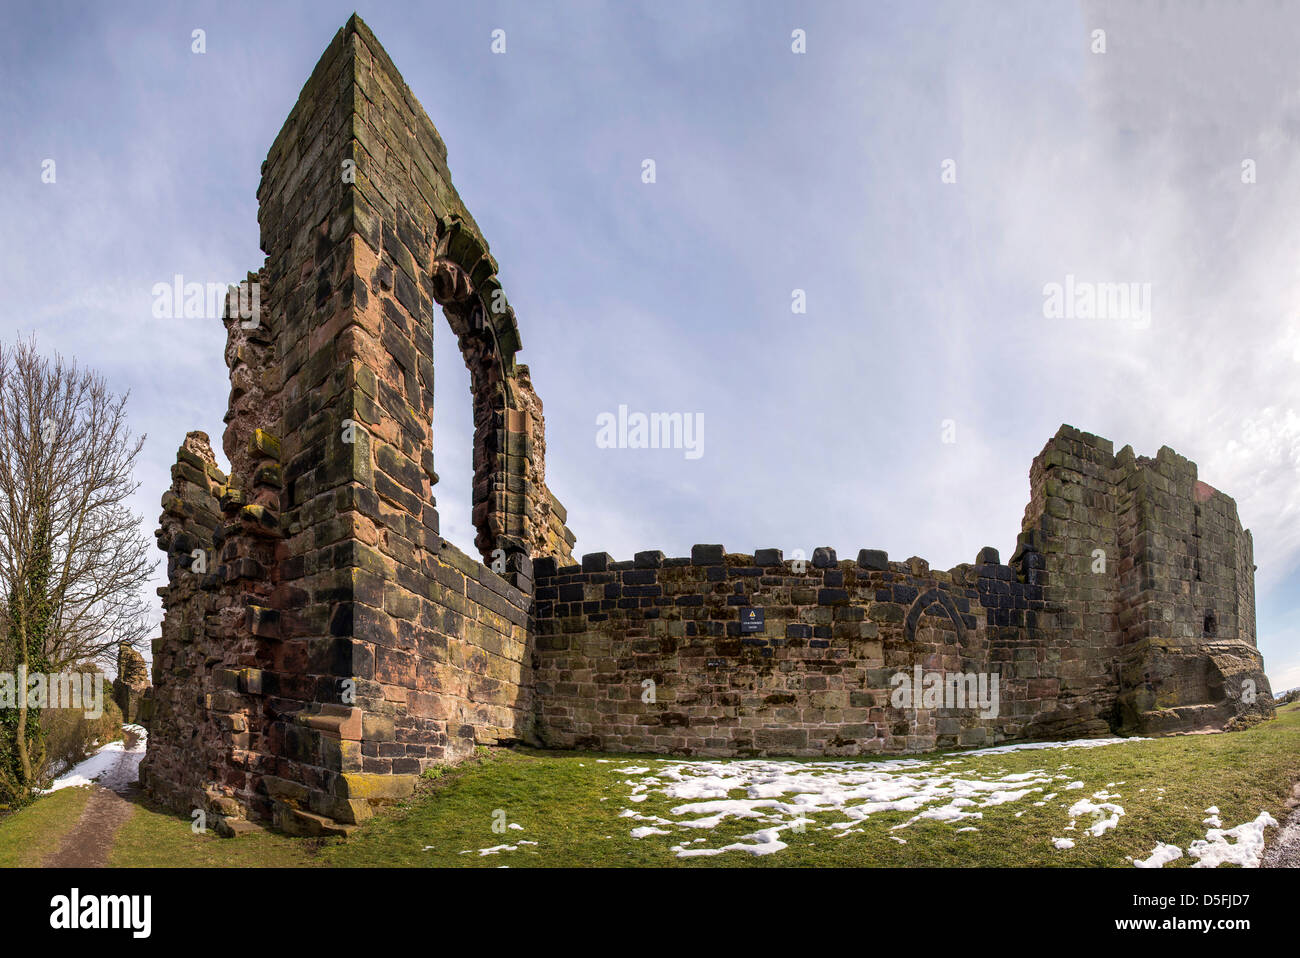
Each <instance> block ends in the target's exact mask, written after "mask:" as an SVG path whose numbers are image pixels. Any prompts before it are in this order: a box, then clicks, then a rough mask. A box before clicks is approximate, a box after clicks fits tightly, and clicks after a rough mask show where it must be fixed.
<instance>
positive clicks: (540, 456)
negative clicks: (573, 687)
mask: <svg viewBox="0 0 1300 958" xmlns="http://www.w3.org/2000/svg"><path fill="white" fill-rule="evenodd" d="M258 198H259V202H260V210H259V221H260V223H261V227H262V246H263V249H264V250H265V251H266V254H267V259H266V264H265V266H264V268H263V269H262V270H261V271H260V273H259V274H258V275H257V277H256V280H257V282H258V283H259V285H260V291H261V301H262V306H263V309H262V311H261V313H262V315H261V316H260V321H259V322H254V323H251V324H245V323H240V322H231V321H230V320H229V319H228V321H227V328H228V332H229V343H228V347H227V350H226V359H227V363H228V365H229V366H230V371H231V385H232V388H231V398H230V408H229V411H228V413H227V417H226V418H227V429H226V435H225V450H226V453H227V456H228V457H229V459H230V462H231V476H230V477H229V480H228V481H227V480H226V478H225V477H219V478H214V479H213V481H212V484H211V485H210V488H208V489H207V490H205V491H204V493H205V494H206V495H208V496H209V500H208V501H205V503H204V508H205V510H206V512H207V513H212V512H214V511H215V512H216V513H217V514H218V515H219V516H220V518H219V520H217V521H216V524H215V528H214V529H212V530H210V532H211V535H210V546H211V548H212V549H213V551H214V561H215V562H216V563H217V565H216V567H215V569H214V570H213V572H212V574H211V575H210V576H209V577H208V578H207V579H206V580H204V581H201V582H198V583H196V582H193V581H190V580H189V579H187V578H185V577H184V576H174V577H173V579H172V581H171V584H170V585H169V588H168V591H167V595H166V596H165V604H166V606H167V619H166V622H165V625H164V641H163V643H162V648H161V649H160V652H161V655H160V661H161V663H162V665H163V669H164V671H167V672H168V673H169V678H167V679H164V682H163V685H164V686H165V687H166V691H164V693H163V695H162V698H161V700H160V713H159V721H158V725H157V732H156V735H155V737H154V738H153V739H151V743H150V750H151V756H152V757H151V758H150V760H149V762H148V763H147V767H148V768H150V770H151V776H152V777H151V782H152V783H154V784H155V787H156V791H157V792H158V793H159V794H160V795H166V796H167V797H168V800H170V801H171V802H172V804H175V805H177V806H178V807H179V806H181V805H186V806H190V807H198V806H203V807H205V808H208V809H210V810H212V811H214V812H216V813H217V814H218V815H220V816H223V817H231V818H234V817H238V816H239V815H240V814H243V813H244V812H247V813H248V814H249V815H250V816H253V817H262V818H271V819H273V820H274V821H275V822H276V824H278V825H279V826H280V827H282V828H285V829H287V830H290V831H303V832H316V831H331V830H332V829H333V826H334V823H335V822H342V823H355V822H357V821H360V820H361V819H362V818H364V817H366V816H367V815H368V814H369V813H370V804H371V803H372V802H374V801H383V800H391V799H394V798H398V797H401V796H402V795H404V794H407V793H409V791H410V789H411V788H412V787H413V782H414V776H415V775H416V774H417V773H418V772H419V771H421V769H422V768H423V767H425V766H426V765H428V764H431V763H434V762H439V761H447V760H453V759H456V758H459V757H463V756H464V755H466V754H468V753H469V752H470V751H471V750H472V748H473V747H474V745H475V744H476V743H483V742H491V743H497V742H503V741H517V740H527V739H529V738H530V737H531V735H532V728H533V724H534V721H533V713H534V710H533V701H532V697H531V676H530V674H529V670H530V666H531V663H530V661H529V659H528V656H527V652H526V649H527V639H528V632H527V622H528V607H529V604H530V601H531V599H530V593H531V590H532V578H531V576H532V562H531V556H532V555H534V554H539V553H542V552H546V553H548V554H554V555H559V556H561V557H563V558H566V559H567V558H568V557H569V555H570V552H569V550H570V549H571V547H572V544H573V541H574V537H573V534H572V533H571V532H570V531H569V530H568V529H567V528H566V527H565V526H564V519H565V512H564V510H563V507H562V506H560V504H559V503H558V502H557V501H556V500H555V498H554V496H553V495H551V493H550V491H549V490H548V489H547V488H546V485H545V461H544V456H545V438H544V418H543V414H542V405H541V402H540V400H539V399H538V398H537V397H536V395H535V393H534V392H533V389H532V384H531V380H530V378H529V375H528V370H527V367H525V366H519V365H517V364H516V363H515V358H514V357H515V352H516V351H517V350H518V348H519V336H518V329H517V326H516V324H515V320H514V314H513V310H512V309H510V307H509V305H508V303H507V302H506V301H505V298H504V294H503V293H502V292H501V286H500V283H499V281H497V279H496V276H495V274H496V264H495V261H494V260H492V258H491V256H490V254H489V253H488V250H487V244H486V242H485V241H484V240H483V239H482V237H481V236H480V235H479V234H478V230H477V226H476V225H475V224H474V222H473V220H472V218H471V217H470V216H469V214H468V212H467V211H466V210H465V209H464V206H463V204H461V202H460V200H459V198H458V197H457V196H456V193H455V190H454V189H453V188H452V186H451V181H450V176H449V174H448V173H447V169H446V151H445V147H443V145H442V142H441V139H440V138H439V137H438V134H437V131H436V130H434V128H433V125H432V124H431V123H430V122H429V120H428V118H427V116H425V115H424V112H423V110H422V109H421V108H420V106H419V104H418V103H416V101H415V99H414V97H413V96H412V95H411V93H410V91H409V90H408V89H407V88H406V86H405V84H404V83H403V82H402V80H401V77H400V76H398V75H397V72H396V70H395V69H394V68H393V66H392V64H391V62H390V61H389V60H388V58H387V55H386V54H385V53H384V52H383V50H382V48H380V47H379V46H378V44H377V43H375V42H374V40H373V36H371V35H370V33H369V31H368V30H367V29H366V28H365V27H364V24H361V23H360V21H358V20H356V19H355V18H353V20H352V21H350V22H349V25H348V26H347V27H346V28H345V29H344V30H341V31H340V32H339V34H338V35H337V36H336V37H335V39H334V42H333V43H332V44H331V45H330V48H329V49H328V50H327V51H326V53H325V55H324V56H323V57H322V58H321V61H320V62H319V63H318V64H317V67H316V69H315V71H314V72H313V74H312V77H311V79H310V80H309V81H308V82H307V84H306V86H305V87H304V88H303V91H302V94H301V95H300V97H299V99H298V102H297V104H296V105H295V106H294V108H293V110H292V111H291V113H290V115H289V117H288V119H287V120H286V122H285V125H284V128H283V129H282V130H281V132H280V135H279V136H278V137H277V138H276V141H275V143H274V145H273V146H272V148H271V151H270V153H269V155H268V158H267V161H266V163H265V164H264V166H263V177H262V183H261V185H260V187H259V190H258ZM253 279H254V277H250V280H253ZM435 298H436V299H437V301H438V302H439V303H440V304H441V305H442V306H443V308H444V310H445V313H446V315H447V318H448V320H449V322H450V323H451V326H452V329H453V331H454V332H455V333H456V336H457V351H458V352H459V353H460V361H464V362H465V363H466V364H467V366H468V367H469V369H470V371H471V378H472V383H473V388H474V393H475V455H474V464H475V481H474V518H475V523H476V526H477V527H478V533H479V535H478V539H477V545H478V547H479V549H480V551H481V552H482V554H483V556H484V558H485V559H488V560H489V561H490V562H491V563H492V567H491V568H489V567H488V566H487V565H485V564H484V563H482V562H479V561H478V560H477V559H472V558H469V557H467V556H465V555H464V554H462V553H460V552H459V550H456V549H455V548H454V547H452V546H451V545H450V544H448V543H446V542H444V541H443V540H442V538H441V536H440V535H439V523H438V514H437V510H436V502H435V500H434V498H433V495H432V489H433V486H434V485H435V484H436V482H437V474H436V472H435V471H434V457H433V443H434V437H433V436H432V435H431V423H432V410H433V386H434V381H433V313H432V310H433V307H434V302H435ZM447 358H448V359H449V360H455V359H456V357H455V356H454V355H451V354H450V352H449V354H448V357H447ZM209 458H210V454H209ZM182 465H183V466H184V468H186V469H189V468H198V467H191V466H189V465H186V464H182ZM208 465H210V463H209V464H208ZM178 468H180V467H178ZM205 468H206V466H205ZM187 477H188V473H187ZM188 478H193V477H188ZM182 518H185V517H183V516H179V517H176V520H177V521H179V520H180V519H182ZM164 525H165V527H166V529H167V541H166V542H165V543H164V545H168V546H173V547H174V545H173V542H172V540H173V539H174V538H175V534H176V530H177V529H180V527H179V526H177V525H176V521H172V522H170V523H169V522H168V520H167V519H166V518H165V519H164ZM182 531H184V530H182ZM189 534H190V535H191V537H193V536H196V535H198V534H199V533H198V532H197V531H194V530H190V533H189ZM160 541H162V540H161V539H160ZM181 544H182V545H188V544H189V540H188V539H184V538H182V540H181ZM204 544H209V540H204ZM195 590H197V591H195ZM190 632H195V633H198V634H201V635H203V636H204V645H203V646H202V648H201V649H196V650H195V651H194V652H193V653H187V652H185V651H184V650H182V649H180V647H179V645H178V643H179V641H180V640H179V638H178V637H179V636H182V635H187V634H190ZM191 746H197V751H198V753H199V754H202V755H204V756H205V758H204V761H203V762H202V763H195V762H193V761H189V762H188V763H187V761H186V759H185V750H186V748H187V747H191ZM196 795H197V796H198V797H196Z"/></svg>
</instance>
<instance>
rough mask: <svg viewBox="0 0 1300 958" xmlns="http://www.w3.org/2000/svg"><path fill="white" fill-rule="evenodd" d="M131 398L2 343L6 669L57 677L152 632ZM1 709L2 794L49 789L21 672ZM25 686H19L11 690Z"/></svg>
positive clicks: (1, 657)
mask: <svg viewBox="0 0 1300 958" xmlns="http://www.w3.org/2000/svg"><path fill="white" fill-rule="evenodd" d="M126 398H127V397H126V396H125V395H122V396H117V395H114V394H113V393H111V392H110V391H109V390H108V388H107V386H106V385H105V383H104V380H103V378H102V377H101V376H99V375H98V374H97V373H94V372H93V371H91V370H86V369H80V368H78V366H77V364H76V362H75V361H72V362H66V361H64V360H63V358H62V357H60V356H58V355H57V354H56V355H55V356H54V357H53V358H52V359H47V358H45V357H43V356H41V354H40V353H38V352H37V351H36V348H35V344H34V343H33V342H30V341H28V342H19V343H17V344H16V345H15V346H13V347H12V348H6V347H4V346H3V345H0V615H2V617H0V625H3V631H2V632H0V669H3V670H5V671H8V672H9V673H10V674H11V675H12V674H13V673H14V672H17V671H18V670H19V669H21V670H23V672H25V673H27V674H33V673H37V672H41V673H47V674H49V673H57V672H59V671H61V670H63V669H65V668H67V667H68V666H69V665H71V664H73V663H76V662H87V661H91V662H93V661H107V660H109V659H110V658H111V657H113V656H114V655H116V653H117V651H118V649H119V647H120V646H122V645H124V644H125V645H130V646H137V645H140V644H142V643H143V641H144V638H145V636H146V635H147V634H148V628H149V622H148V618H147V612H148V606H147V604H146V603H145V601H144V598H143V595H142V590H143V587H144V585H145V584H146V582H147V581H148V579H149V577H150V575H151V574H152V572H153V564H152V563H151V562H150V561H149V556H150V553H151V548H150V546H151V542H150V540H149V539H148V538H146V537H145V536H144V535H143V534H142V533H141V531H140V530H141V520H140V517H139V516H136V515H134V514H133V513H132V512H131V510H130V508H129V507H128V505H127V503H128V501H129V499H130V497H131V496H132V495H133V494H134V493H135V490H136V489H137V488H138V487H139V484H138V483H136V482H135V481H134V478H133V469H134V466H135V461H136V458H137V457H138V456H139V454H140V450H141V448H142V447H143V444H144V437H143V436H141V437H139V438H138V439H133V438H132V437H131V435H130V432H129V430H128V429H127V425H126ZM14 679H15V682H14V686H16V688H15V689H14V690H15V691H16V693H17V694H16V697H15V701H14V702H12V703H3V704H0V797H5V798H8V799H9V800H10V801H17V802H22V801H25V800H26V799H27V798H29V797H30V796H31V794H32V793H33V789H35V788H36V787H38V786H39V784H40V782H41V778H42V776H43V774H44V765H45V757H46V756H45V747H44V743H43V741H42V734H41V726H40V721H39V719H40V710H39V707H38V706H36V705H34V704H33V703H31V702H29V701H28V696H27V689H26V683H25V682H22V681H21V680H18V679H17V676H14ZM11 687H13V686H11Z"/></svg>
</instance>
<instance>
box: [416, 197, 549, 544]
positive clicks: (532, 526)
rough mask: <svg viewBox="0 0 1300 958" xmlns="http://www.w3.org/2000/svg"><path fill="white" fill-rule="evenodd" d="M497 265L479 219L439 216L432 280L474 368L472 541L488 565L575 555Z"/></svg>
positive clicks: (466, 358)
mask: <svg viewBox="0 0 1300 958" xmlns="http://www.w3.org/2000/svg"><path fill="white" fill-rule="evenodd" d="M496 273H497V263H496V260H495V259H493V257H492V255H491V254H490V253H489V252H488V251H487V248H486V246H485V244H484V243H483V242H482V240H481V238H480V237H479V235H478V233H477V231H476V230H475V229H473V228H472V226H470V225H468V224H466V223H465V222H464V221H463V220H462V219H461V218H460V217H459V216H454V215H453V216H448V217H443V218H441V219H439V220H438V223H437V236H436V239H435V243H434V250H433V264H432V268H431V272H430V287H431V290H432V293H433V298H434V299H435V301H436V302H437V303H438V305H439V306H441V307H442V310H443V314H444V315H445V316H446V317H447V322H448V324H449V325H450V326H451V330H452V332H453V333H454V334H455V336H456V339H457V343H458V345H459V347H460V353H461V356H462V358H463V359H464V361H465V365H466V366H467V367H468V368H469V372H470V385H471V390H472V392H473V397H474V460H473V461H474V481H473V493H472V506H473V521H474V528H475V531H476V535H475V539H474V545H475V547H476V548H477V549H478V550H479V552H480V553H482V555H483V559H484V561H485V562H487V563H488V564H489V565H491V564H493V562H494V560H498V559H507V560H508V559H509V557H510V556H512V555H516V554H520V553H522V554H523V555H526V556H529V557H532V556H536V555H558V556H568V555H571V552H570V547H571V546H572V543H573V537H572V534H571V533H569V532H568V530H567V529H565V528H564V520H565V518H566V516H565V515H564V512H563V509H562V507H560V506H559V503H557V502H556V501H555V499H554V497H553V496H551V494H550V492H549V491H548V490H547V488H546V463H545V456H546V440H545V421H544V419H543V417H542V404H541V401H540V400H539V399H538V398H537V395H536V393H534V392H533V387H532V382H531V379H530V378H529V374H528V367H527V366H521V365H518V364H517V363H516V362H515V354H516V352H518V350H519V348H520V340H519V326H518V323H517V322H516V319H515V312H514V309H513V308H512V307H511V306H510V304H509V303H508V302H507V301H506V297H505V292H504V291H503V290H502V288H501V283H500V281H499V280H498V279H497V275H496ZM434 481H435V482H436V473H435V474H434Z"/></svg>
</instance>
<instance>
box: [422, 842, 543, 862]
mask: <svg viewBox="0 0 1300 958" xmlns="http://www.w3.org/2000/svg"><path fill="white" fill-rule="evenodd" d="M536 844H537V842H526V841H521V842H518V843H516V844H514V845H493V846H492V847H491V848H480V849H479V850H478V855H479V858H482V857H483V856H484V855H499V854H500V853H501V852H517V851H519V849H520V848H522V847H523V846H524V845H536ZM429 847H430V848H432V847H433V846H432V845H430V846H429ZM461 854H462V855H469V854H472V851H471V850H466V851H463V852H461Z"/></svg>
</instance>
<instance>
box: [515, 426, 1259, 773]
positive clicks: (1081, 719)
mask: <svg viewBox="0 0 1300 958" xmlns="http://www.w3.org/2000/svg"><path fill="white" fill-rule="evenodd" d="M1030 480H1031V500H1030V503H1029V507H1028V508H1027V510H1026V516H1025V522H1024V526H1023V529H1022V532H1021V534H1020V536H1019V539H1018V544H1017V548H1016V552H1015V554H1014V556H1013V558H1012V564H1011V565H1010V566H1004V565H999V564H997V553H996V552H995V550H992V549H985V550H982V551H981V553H980V556H979V557H978V558H977V561H976V563H975V564H974V565H965V564H963V565H959V566H957V567H956V568H954V569H952V570H950V571H948V572H939V571H931V570H930V569H929V568H928V566H927V564H926V563H925V562H924V561H923V560H921V559H918V558H912V559H908V560H907V562H905V563H897V562H893V563H889V562H887V561H886V560H885V558H884V556H883V554H882V553H879V552H871V551H865V550H864V551H863V552H862V553H861V554H860V556H859V559H858V561H857V562H837V561H836V559H835V556H834V553H833V552H832V551H831V550H829V549H819V550H816V552H815V553H814V561H813V562H812V563H811V565H810V566H809V567H808V568H806V569H803V570H800V569H799V566H798V565H797V564H795V563H793V562H790V561H782V560H781V559H780V553H779V552H777V550H774V549H768V550H759V552H757V553H755V554H754V555H752V556H751V555H739V554H736V555H732V554H724V550H723V549H722V547H721V546H697V547H696V548H695V550H694V551H693V553H692V556H691V558H690V559H667V560H665V559H664V558H663V557H662V555H661V554H659V553H641V554H639V555H638V556H637V558H636V559H635V560H634V561H632V562H614V561H612V560H611V559H610V558H609V557H608V556H606V555H604V554H598V555H589V556H585V557H584V558H583V562H582V565H581V566H577V565H568V566H557V564H556V563H555V562H554V561H553V560H549V559H540V560H538V561H537V562H536V570H537V593H536V603H535V606H534V617H535V632H536V638H535V652H534V674H535V679H536V683H537V696H538V705H539V734H540V736H541V738H542V739H543V741H545V742H547V743H548V744H552V745H557V746H567V747H574V746H581V747H589V748H601V749H609V750H612V751H648V752H674V753H688V754H704V755H731V754H810V755H811V754H849V755H852V754H871V753H882V752H883V753H905V752H914V751H921V750H925V749H931V748H936V747H944V746H951V745H970V744H980V743H985V742H990V743H991V742H1003V741H1008V740H1014V739H1024V738H1048V737H1056V736H1062V735H1094V734H1108V733H1110V732H1111V731H1113V730H1115V731H1118V730H1123V731H1134V732H1152V731H1174V730H1183V729H1191V728H1201V727H1206V726H1210V725H1216V724H1217V725H1220V726H1221V725H1222V724H1224V723H1226V722H1227V721H1228V720H1230V719H1231V718H1232V717H1234V716H1236V715H1239V714H1241V713H1243V712H1247V711H1250V710H1251V709H1250V706H1251V703H1249V702H1243V701H1242V700H1241V698H1242V689H1243V684H1242V683H1243V681H1245V680H1250V681H1252V682H1254V683H1255V686H1256V688H1257V689H1258V711H1259V712H1260V713H1267V711H1268V708H1269V703H1270V701H1271V696H1270V695H1269V694H1268V691H1267V690H1268V684H1267V679H1266V678H1265V677H1264V674H1263V665H1262V661H1261V660H1260V657H1259V654H1258V652H1257V651H1256V650H1255V640H1254V633H1253V614H1254V613H1253V597H1252V595H1251V586H1250V579H1251V574H1253V567H1252V568H1250V569H1248V568H1247V567H1246V566H1245V565H1244V564H1243V560H1242V559H1241V553H1242V550H1248V548H1249V541H1250V540H1249V533H1245V532H1243V531H1242V530H1241V527H1240V524H1239V523H1238V521H1237V517H1236V512H1235V506H1233V504H1232V500H1231V499H1229V498H1227V497H1226V496H1223V495H1222V494H1221V493H1217V492H1215V491H1213V490H1211V489H1210V488H1209V487H1208V486H1205V485H1204V484H1203V483H1196V481H1195V466H1194V465H1193V464H1191V463H1189V462H1187V460H1185V459H1182V458H1181V457H1178V456H1176V455H1175V454H1174V453H1172V451H1170V450H1168V449H1165V450H1162V451H1161V453H1160V455H1159V456H1157V458H1156V459H1155V460H1148V459H1137V458H1135V457H1134V456H1133V454H1132V450H1131V449H1127V448H1126V449H1125V450H1123V451H1121V453H1120V455H1119V456H1118V457H1117V456H1115V455H1114V454H1113V453H1112V447H1111V444H1110V442H1109V441H1107V440H1105V439H1101V438H1099V437H1097V436H1093V435H1090V434H1088V433H1083V432H1080V431H1078V430H1076V429H1073V428H1071V427H1068V426H1063V427H1062V428H1061V430H1060V431H1059V432H1058V433H1057V435H1056V436H1055V437H1054V438H1053V439H1052V440H1051V441H1050V442H1049V443H1048V444H1047V446H1046V447H1045V448H1044V450H1043V452H1042V453H1041V454H1040V455H1039V456H1038V457H1037V458H1036V459H1035V460H1034V464H1033V467H1032V469H1031V473H1030ZM1246 606H1249V610H1247V609H1246ZM746 608H754V609H762V610H764V619H765V628H764V631H763V633H761V634H753V635H746V634H743V633H742V632H741V624H740V616H739V613H740V611H741V610H742V609H746ZM1212 617H1217V618H1216V619H1215V621H1216V622H1217V626H1215V628H1217V630H1218V631H1217V638H1216V637H1213V636H1207V635H1205V634H1204V632H1203V631H1202V630H1203V629H1205V628H1208V626H1207V622H1209V621H1210V618H1212ZM1247 621H1249V622H1250V623H1252V630H1251V631H1244V630H1243V624H1244V623H1245V622H1247ZM917 668H920V669H922V670H923V671H924V672H941V673H945V674H947V675H952V674H954V673H964V674H970V673H985V674H994V673H996V674H997V676H998V679H999V691H1000V699H1001V701H1000V703H999V708H998V712H997V714H996V715H992V716H987V717H985V716H981V715H979V714H977V710H976V709H972V708H966V709H951V708H944V709H942V710H941V711H935V710H931V709H926V708H920V709H912V708H895V707H892V706H891V694H892V692H893V689H894V685H893V684H892V683H893V682H894V681H895V680H896V677H897V676H899V675H900V674H906V673H912V672H913V670H915V669H917ZM647 681H648V682H651V683H653V688H654V699H655V701H653V702H649V701H645V700H644V699H643V695H645V691H644V686H643V683H646V682H647Z"/></svg>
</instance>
